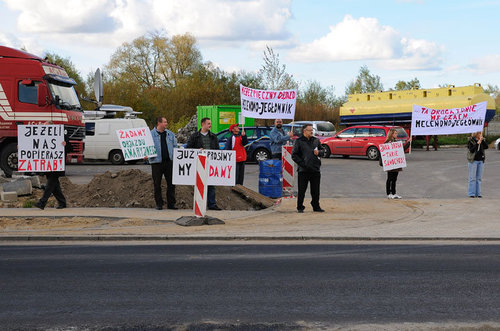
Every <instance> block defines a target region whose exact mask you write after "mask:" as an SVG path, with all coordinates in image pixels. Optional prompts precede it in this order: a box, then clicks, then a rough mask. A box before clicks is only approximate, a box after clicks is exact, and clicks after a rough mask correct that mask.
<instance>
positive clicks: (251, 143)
mask: <svg viewBox="0 0 500 331" xmlns="http://www.w3.org/2000/svg"><path fill="white" fill-rule="evenodd" d="M241 129H242V128H241V127H240V130H241ZM271 130H272V128H271V127H267V126H249V127H245V133H246V135H247V138H248V144H247V145H246V147H245V149H246V151H247V161H256V162H259V161H265V160H269V159H270V158H271V140H270V139H269V133H270V132H271ZM216 135H217V139H219V146H220V149H224V147H225V146H226V142H227V139H228V138H229V137H230V136H231V132H229V130H228V129H225V130H222V131H220V132H218V133H216Z"/></svg>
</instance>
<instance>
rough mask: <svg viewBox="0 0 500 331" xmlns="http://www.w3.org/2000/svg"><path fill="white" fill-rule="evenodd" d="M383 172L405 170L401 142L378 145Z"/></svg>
mask: <svg viewBox="0 0 500 331" xmlns="http://www.w3.org/2000/svg"><path fill="white" fill-rule="evenodd" d="M378 149H379V151H380V157H381V158H382V165H383V166H384V171H388V170H392V169H398V168H405V167H406V157H405V151H404V150H403V143H402V142H401V141H396V142H391V143H387V144H380V145H378Z"/></svg>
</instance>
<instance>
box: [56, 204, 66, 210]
mask: <svg viewBox="0 0 500 331" xmlns="http://www.w3.org/2000/svg"><path fill="white" fill-rule="evenodd" d="M64 208H66V205H57V207H56V209H64Z"/></svg>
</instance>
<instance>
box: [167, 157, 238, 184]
mask: <svg viewBox="0 0 500 331" xmlns="http://www.w3.org/2000/svg"><path fill="white" fill-rule="evenodd" d="M199 152H200V150H199V149H193V148H174V160H173V161H174V162H173V170H172V182H173V184H174V185H194V184H195V183H196V157H197V156H198V153H199ZM203 152H204V153H206V154H207V162H208V185H214V186H234V185H235V184H236V152H235V151H226V150H205V151H203Z"/></svg>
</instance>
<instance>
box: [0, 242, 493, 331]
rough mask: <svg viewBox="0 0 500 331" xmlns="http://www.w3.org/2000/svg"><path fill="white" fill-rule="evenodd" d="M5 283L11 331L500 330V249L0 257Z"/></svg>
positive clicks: (28, 251)
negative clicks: (425, 326)
mask: <svg viewBox="0 0 500 331" xmlns="http://www.w3.org/2000/svg"><path fill="white" fill-rule="evenodd" d="M0 271H1V272H0V293H1V295H0V325H1V328H2V329H14V328H16V329H32V328H40V329H49V328H50V329H56V330H57V329H72V328H77V329H80V328H85V329H101V328H105V327H111V328H112V329H121V328H123V329H128V328H132V327H137V328H138V329H148V328H150V329H155V328H159V327H167V326H174V325H175V326H184V327H190V328H191V329H205V330H208V329H211V328H210V327H208V328H207V327H206V326H207V325H211V326H212V327H213V326H214V325H215V326H218V327H223V328H231V329H236V328H237V327H239V328H240V329H246V330H255V329H293V328H295V327H308V328H311V329H318V328H321V327H332V326H335V327H339V326H344V327H348V326H352V325H359V324H366V323H368V324H374V325H378V326H386V327H384V329H385V330H392V329H399V328H400V326H398V325H402V324H401V323H409V324H405V327H406V328H409V327H411V326H412V325H415V323H433V324H432V325H433V326H434V327H442V326H443V327H449V328H452V329H453V325H455V324H457V323H469V324H472V325H489V324H490V325H491V324H494V323H497V324H498V322H500V315H499V314H498V312H499V311H500V278H499V277H498V275H499V272H500V247H499V246H498V245H497V244H491V245H484V244H481V245H480V244H465V245H455V244H446V245H441V244H438V243H436V244H432V245H428V244H419V245H413V244H406V245H400V244H398V245H388V244H370V245H368V244H362V245H361V244H360V245H356V244H345V245H342V244H335V245H310V244H307V245H306V244H303V245H301V244H299V245H215V244H212V245H207V244H204V245H184V244H183V245H177V244H172V245H151V246H147V245H137V246H134V245H131V246H106V245H102V246H0ZM206 323H210V324H206ZM398 323H399V324H398ZM204 327H205V328H204Z"/></svg>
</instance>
